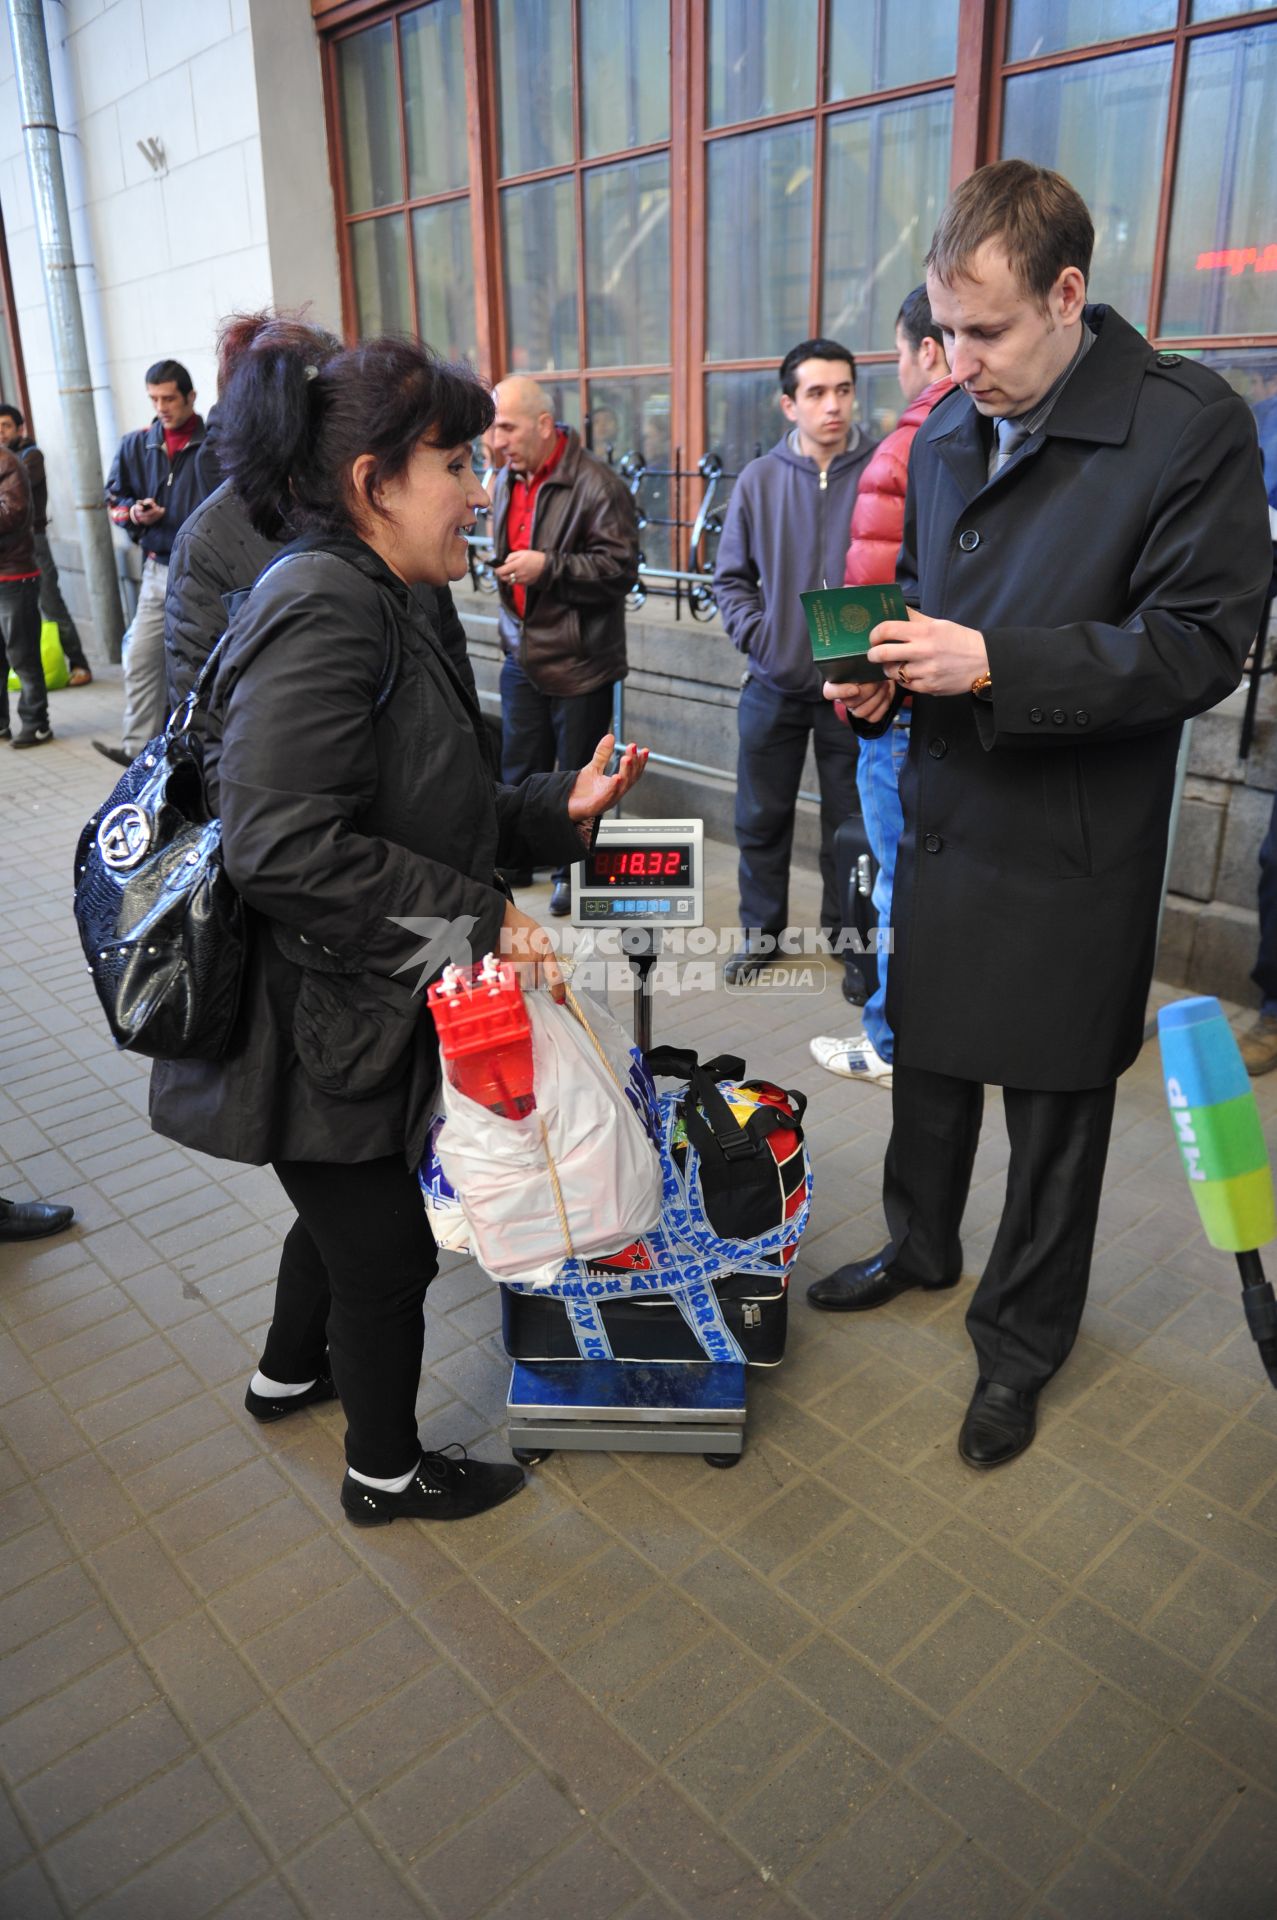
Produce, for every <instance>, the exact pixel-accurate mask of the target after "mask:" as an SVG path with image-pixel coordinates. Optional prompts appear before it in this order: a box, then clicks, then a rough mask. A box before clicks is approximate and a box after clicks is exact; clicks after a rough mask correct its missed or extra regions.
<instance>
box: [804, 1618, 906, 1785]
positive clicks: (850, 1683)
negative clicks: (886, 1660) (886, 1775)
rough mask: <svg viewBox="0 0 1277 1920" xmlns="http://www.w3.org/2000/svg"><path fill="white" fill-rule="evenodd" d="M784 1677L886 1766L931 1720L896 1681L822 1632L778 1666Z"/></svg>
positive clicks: (897, 1762) (898, 1761) (898, 1760)
mask: <svg viewBox="0 0 1277 1920" xmlns="http://www.w3.org/2000/svg"><path fill="white" fill-rule="evenodd" d="M781 1671H782V1673H783V1675H784V1678H785V1679H786V1680H787V1681H788V1682H789V1683H790V1684H791V1685H792V1686H795V1687H797V1688H798V1690H799V1692H800V1693H802V1694H804V1695H805V1696H806V1698H807V1699H809V1700H811V1701H812V1702H814V1704H815V1705H816V1706H818V1707H820V1708H821V1710H822V1711H823V1712H825V1713H827V1714H828V1715H829V1717H830V1719H831V1720H833V1721H835V1722H836V1723H837V1724H838V1725H839V1726H841V1727H843V1728H844V1729H845V1730H846V1731H847V1732H848V1733H850V1734H851V1735H852V1737H853V1738H854V1739H856V1740H858V1741H860V1743H861V1744H862V1745H863V1746H866V1747H868V1749H869V1751H870V1753H872V1754H874V1755H875V1756H876V1757H877V1758H878V1759H880V1760H882V1761H883V1762H884V1763H885V1764H886V1765H887V1766H889V1767H898V1766H899V1765H900V1764H901V1762H902V1761H904V1760H906V1759H907V1758H908V1756H909V1755H910V1754H911V1753H912V1752H913V1751H914V1750H915V1748H917V1747H919V1746H921V1745H922V1743H923V1741H924V1740H926V1739H927V1738H929V1737H930V1735H931V1733H932V1732H933V1731H934V1728H935V1721H934V1719H933V1718H932V1716H931V1714H930V1713H928V1712H926V1711H925V1710H924V1709H923V1708H922V1707H920V1706H918V1705H917V1703H916V1702H915V1701H913V1700H911V1699H910V1698H909V1697H908V1695H907V1694H905V1693H903V1692H902V1691H901V1689H900V1688H899V1687H896V1686H893V1685H892V1683H891V1682H890V1681H889V1680H887V1679H884V1678H883V1677H882V1676H881V1675H879V1674H876V1673H873V1672H871V1671H870V1669H869V1668H868V1667H867V1666H865V1665H864V1664H863V1662H862V1661H861V1660H860V1659H858V1658H857V1656H856V1655H855V1654H850V1653H844V1651H843V1650H842V1648H841V1647H840V1646H839V1643H838V1642H837V1641H836V1640H834V1639H833V1638H832V1636H830V1635H821V1637H820V1638H819V1639H818V1640H814V1641H813V1642H812V1643H811V1645H810V1646H808V1647H806V1648H804V1650H803V1651H802V1652H801V1653H799V1654H798V1655H797V1656H796V1657H795V1658H794V1659H792V1660H790V1661H788V1662H787V1664H786V1665H785V1666H784V1667H783V1668H782V1670H781Z"/></svg>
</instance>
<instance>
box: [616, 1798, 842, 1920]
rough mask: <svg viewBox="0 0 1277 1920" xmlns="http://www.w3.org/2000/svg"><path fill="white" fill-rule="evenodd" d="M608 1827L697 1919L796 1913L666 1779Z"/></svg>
mask: <svg viewBox="0 0 1277 1920" xmlns="http://www.w3.org/2000/svg"><path fill="white" fill-rule="evenodd" d="M604 1827H605V1831H606V1832H607V1833H608V1834H609V1835H610V1836H611V1838H613V1839H614V1840H615V1841H616V1842H617V1843H618V1845H620V1846H623V1847H624V1848H625V1850H626V1852H627V1853H628V1854H629V1855H630V1856H631V1857H632V1858H633V1859H634V1860H635V1861H636V1862H637V1864H638V1866H639V1867H640V1868H641V1869H642V1870H643V1871H644V1872H645V1873H646V1874H647V1875H648V1877H649V1878H650V1879H651V1880H652V1881H654V1882H655V1884H656V1886H657V1887H658V1888H659V1889H660V1891H661V1892H662V1893H665V1894H667V1895H669V1896H670V1897H671V1898H672V1899H673V1900H674V1901H676V1902H677V1903H678V1907H679V1908H680V1909H681V1910H682V1911H684V1912H691V1913H694V1914H695V1915H696V1916H697V1920H702V1916H703V1920H772V1917H773V1916H776V1915H779V1914H780V1913H781V1912H784V1913H785V1914H786V1915H787V1916H792V1914H793V1908H792V1907H791V1906H790V1905H789V1903H788V1902H787V1901H785V1900H784V1898H783V1896H782V1895H781V1894H779V1893H778V1892H777V1891H776V1890H775V1889H773V1888H769V1887H768V1886H767V1885H766V1884H765V1883H764V1882H763V1881H762V1880H761V1879H760V1877H759V1875H758V1874H757V1873H756V1872H755V1871H754V1870H752V1869H751V1867H750V1865H749V1862H748V1861H747V1860H746V1859H745V1857H744V1856H743V1855H742V1854H741V1853H739V1852H738V1851H737V1849H736V1848H735V1847H733V1846H731V1845H730V1844H729V1843H728V1842H727V1841H725V1840H724V1839H722V1838H721V1836H720V1835H718V1834H717V1833H715V1832H714V1830H713V1828H712V1827H711V1826H709V1825H707V1823H706V1822H705V1820H704V1819H703V1818H702V1817H701V1815H699V1814H698V1813H697V1812H696V1811H695V1809H694V1808H692V1807H690V1806H689V1805H688V1803H687V1802H686V1801H685V1800H684V1799H683V1798H682V1796H681V1795H679V1794H677V1793H675V1792H674V1790H673V1788H672V1787H670V1786H668V1785H667V1784H666V1783H665V1782H664V1781H663V1780H651V1781H649V1782H648V1784H647V1785H646V1786H644V1787H642V1788H641V1789H640V1791H639V1792H638V1793H637V1794H635V1795H634V1797H633V1798H632V1799H630V1800H627V1801H626V1802H625V1803H624V1804H623V1805H622V1806H620V1807H618V1808H617V1810H616V1811H615V1812H614V1813H612V1814H611V1815H609V1817H608V1819H607V1820H606V1821H605V1823H604ZM844 1920H845V1916H844Z"/></svg>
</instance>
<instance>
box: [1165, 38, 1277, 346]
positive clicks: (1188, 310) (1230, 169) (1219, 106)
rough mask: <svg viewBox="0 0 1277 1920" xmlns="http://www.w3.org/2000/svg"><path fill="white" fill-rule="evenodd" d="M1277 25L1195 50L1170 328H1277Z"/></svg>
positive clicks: (1178, 179) (1209, 41)
mask: <svg viewBox="0 0 1277 1920" xmlns="http://www.w3.org/2000/svg"><path fill="white" fill-rule="evenodd" d="M1275 126H1277V26H1265V27H1250V28H1246V29H1244V30H1243V31H1241V32H1238V33H1222V34H1212V35H1210V36H1209V38H1206V39H1202V40H1196V41H1194V42H1193V44H1192V45H1191V46H1190V48H1189V50H1188V84H1187V88H1186V91H1185V96H1184V109H1183V124H1182V126H1181V129H1180V146H1179V164H1178V166H1177V167H1176V170H1175V202H1174V207H1173V210H1172V213H1171V231H1170V246H1169V252H1168V257H1167V270H1166V297H1165V300H1164V302H1163V306H1162V320H1161V330H1162V332H1163V333H1165V334H1184V335H1190V336H1191V335H1200V334H1217V333H1273V332H1274V331H1277V217H1275V216H1274V205H1273V152H1274V147H1273V138H1274V135H1273V129H1274V127H1275Z"/></svg>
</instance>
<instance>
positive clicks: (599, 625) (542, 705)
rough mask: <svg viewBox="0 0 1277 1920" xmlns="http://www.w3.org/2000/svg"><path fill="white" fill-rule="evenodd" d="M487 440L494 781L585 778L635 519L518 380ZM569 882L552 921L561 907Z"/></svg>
mask: <svg viewBox="0 0 1277 1920" xmlns="http://www.w3.org/2000/svg"><path fill="white" fill-rule="evenodd" d="M495 398H496V403H497V417H496V419H495V421H494V422H493V424H492V427H491V429H490V432H489V435H488V438H489V441H490V443H491V445H492V449H493V451H494V453H495V454H496V455H497V457H498V458H501V457H504V459H505V462H506V464H505V465H504V466H503V468H502V470H501V472H500V473H499V474H498V476H497V479H496V481H495V483H494V485H493V489H492V514H493V541H494V545H495V548H496V576H497V581H498V586H499V590H500V595H501V615H500V622H499V625H500V632H501V646H502V651H503V653H504V655H505V658H504V662H503V664H502V668H501V719H502V733H503V739H502V750H501V777H502V779H503V780H505V781H507V782H509V784H510V785H512V786H517V785H518V784H519V782H520V781H521V780H525V779H526V778H527V777H528V775H529V774H533V773H551V772H553V770H554V768H555V766H556V765H557V766H558V767H560V768H561V769H567V768H571V767H578V766H584V765H585V763H586V761H587V760H588V759H589V758H590V756H591V755H592V754H593V752H594V750H595V748H596V746H597V745H598V743H599V740H600V739H601V738H602V736H603V735H604V734H605V733H607V732H608V730H609V729H610V727H611V724H612V689H613V685H614V683H615V682H616V681H617V680H621V679H624V677H625V673H626V661H625V596H626V594H627V592H628V591H629V589H630V587H631V586H632V585H633V584H634V580H635V577H636V574H637V569H638V516H637V513H636V511H635V506H634V500H633V496H632V495H631V493H630V491H629V489H628V487H627V486H626V485H625V483H624V481H622V480H621V479H620V477H619V476H618V475H617V474H616V473H614V472H613V471H612V469H611V468H610V467H608V466H606V465H605V464H604V463H603V461H601V460H596V459H595V457H594V455H593V454H592V453H588V452H587V451H586V449H585V448H584V447H583V446H582V445H581V441H580V437H579V435H577V434H576V433H575V432H574V431H573V429H572V428H571V427H559V426H556V425H555V421H554V414H553V412H552V411H551V408H550V404H549V400H548V399H547V396H546V393H545V390H544V388H542V387H541V386H539V385H538V384H537V382H536V381H535V380H530V379H529V378H528V377H527V376H526V375H525V374H516V375H513V376H512V377H511V378H510V379H508V380H503V381H502V382H501V384H500V385H499V386H498V387H497V389H496V394H495ZM569 898H570V895H569V889H568V870H567V868H566V867H560V868H559V869H558V870H557V871H556V872H555V875H554V891H553V893H552V895H551V899H550V911H551V913H554V914H565V913H566V912H567V911H568V905H569Z"/></svg>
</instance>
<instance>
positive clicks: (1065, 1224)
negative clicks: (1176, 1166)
mask: <svg viewBox="0 0 1277 1920" xmlns="http://www.w3.org/2000/svg"><path fill="white" fill-rule="evenodd" d="M1116 1095H1117V1087H1116V1084H1115V1083H1114V1082H1113V1081H1110V1082H1109V1083H1108V1085H1107V1086H1103V1087H1095V1088H1092V1089H1088V1090H1086V1091H1085V1092H1082V1093H1041V1092H1031V1091H1028V1090H1026V1089H1024V1088H1021V1087H1004V1088H1003V1090H1002V1101H1003V1111H1004V1112H1005V1114H1006V1123H1007V1137H1008V1139H1009V1141H1010V1144H1011V1159H1010V1164H1009V1166H1008V1168H1007V1194H1006V1201H1005V1204H1004V1205H1003V1208H1002V1218H1001V1220H1000V1221H999V1223H998V1231H997V1237H996V1239H995V1240H994V1243H993V1251H992V1252H991V1253H990V1255H989V1259H988V1264H987V1265H986V1267H985V1270H984V1273H983V1275H982V1277H981V1279H980V1283H979V1285H978V1286H977V1288H976V1290H975V1293H974V1295H973V1297H972V1300H971V1305H970V1307H969V1308H968V1309H967V1332H968V1333H969V1334H970V1335H971V1341H972V1345H973V1346H974V1347H975V1351H976V1359H977V1362H978V1363H979V1370H980V1376H981V1378H982V1379H985V1380H996V1381H998V1382H1000V1384H1001V1385H1003V1386H1006V1387H1017V1388H1019V1389H1020V1390H1021V1391H1024V1392H1036V1391H1037V1390H1038V1388H1040V1387H1043V1386H1045V1385H1046V1382H1047V1381H1048V1380H1049V1379H1050V1378H1051V1376H1052V1374H1054V1373H1055V1372H1056V1371H1057V1370H1058V1369H1059V1368H1060V1367H1061V1366H1062V1365H1063V1364H1064V1362H1065V1360H1066V1359H1067V1358H1068V1355H1069V1353H1070V1351H1071V1349H1072V1346H1073V1342H1074V1341H1075V1340H1076V1338H1077V1330H1078V1327H1079V1325H1080V1323H1081V1319H1082V1309H1083V1307H1084V1306H1085V1305H1086V1289H1087V1284H1088V1282H1089V1280H1090V1275H1091V1252H1092V1249H1093V1247H1094V1244H1095V1223H1096V1218H1097V1216H1098V1214H1099V1208H1100V1193H1101V1190H1102V1188H1103V1185H1104V1163H1105V1161H1106V1159H1107V1157H1108V1144H1109V1133H1110V1130H1111V1127H1112V1122H1113V1104H1114V1100H1115V1098H1116ZM891 1097H892V1116H891V1139H890V1141H889V1142H888V1145H887V1156H886V1159H885V1161H884V1163H883V1207H884V1210H885V1212H886V1215H887V1229H888V1232H889V1233H890V1235H891V1243H892V1247H893V1253H892V1264H893V1265H894V1266H897V1267H898V1268H899V1269H900V1271H901V1272H902V1273H907V1274H909V1275H910V1276H912V1277H913V1278H914V1279H917V1280H921V1281H924V1282H930V1283H934V1282H936V1281H941V1280H952V1279H954V1278H955V1277H956V1276H957V1275H958V1274H959V1273H960V1272H961V1270H962V1243H961V1240H960V1239H959V1237H958V1235H959V1228H960V1227H961V1224H962V1212H963V1208H964V1207H965V1206H966V1202H967V1193H968V1190H969V1188H970V1185H971V1166H972V1162H973V1161H974V1159H975V1151H976V1145H977V1143H978V1141H979V1138H980V1119H981V1115H982V1113H983V1109H984V1088H983V1087H982V1086H981V1085H980V1084H979V1082H978V1081H973V1080H956V1079H954V1078H953V1077H952V1076H951V1075H950V1074H945V1073H925V1072H923V1071H921V1070H920V1069H919V1068H917V1067H902V1066H900V1065H899V1064H897V1065H896V1067H895V1069H894V1071H893V1076H892V1090H891Z"/></svg>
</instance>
